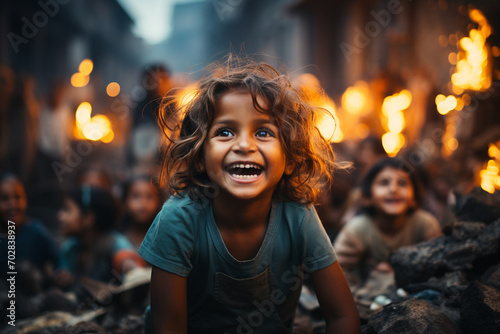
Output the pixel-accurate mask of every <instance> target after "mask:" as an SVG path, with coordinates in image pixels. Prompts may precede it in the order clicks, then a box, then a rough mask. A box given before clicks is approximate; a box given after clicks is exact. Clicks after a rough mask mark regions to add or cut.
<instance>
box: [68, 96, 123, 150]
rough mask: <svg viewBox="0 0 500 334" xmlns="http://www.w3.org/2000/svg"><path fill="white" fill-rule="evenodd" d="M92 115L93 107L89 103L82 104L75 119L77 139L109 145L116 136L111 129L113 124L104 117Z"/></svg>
mask: <svg viewBox="0 0 500 334" xmlns="http://www.w3.org/2000/svg"><path fill="white" fill-rule="evenodd" d="M91 115H92V105H91V104H90V103H88V102H82V103H80V105H79V106H78V108H77V109H76V113H75V119H76V126H75V137H76V138H78V139H89V140H93V141H98V140H100V141H102V142H103V143H109V142H111V141H112V140H113V138H114V136H115V134H114V132H113V130H112V129H111V122H110V120H109V118H108V117H106V116H104V115H96V116H94V117H91Z"/></svg>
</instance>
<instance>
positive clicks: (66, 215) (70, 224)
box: [57, 198, 84, 236]
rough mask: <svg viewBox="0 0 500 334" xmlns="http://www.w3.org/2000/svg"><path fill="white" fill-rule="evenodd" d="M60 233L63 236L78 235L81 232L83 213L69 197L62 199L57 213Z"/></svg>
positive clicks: (82, 228)
mask: <svg viewBox="0 0 500 334" xmlns="http://www.w3.org/2000/svg"><path fill="white" fill-rule="evenodd" d="M57 218H58V219H59V222H60V224H61V225H60V229H61V234H62V235H64V236H79V235H81V234H82V233H83V230H84V224H83V213H82V210H81V209H80V207H79V206H78V205H77V204H76V202H75V201H73V200H72V199H70V198H65V199H64V204H63V207H62V208H61V210H59V212H58V213H57Z"/></svg>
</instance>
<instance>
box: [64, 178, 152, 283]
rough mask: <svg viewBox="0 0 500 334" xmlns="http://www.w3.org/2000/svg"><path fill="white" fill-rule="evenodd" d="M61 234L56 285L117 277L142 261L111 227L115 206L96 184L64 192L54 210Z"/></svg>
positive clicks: (122, 237)
mask: <svg viewBox="0 0 500 334" xmlns="http://www.w3.org/2000/svg"><path fill="white" fill-rule="evenodd" d="M58 218H59V221H60V224H61V226H60V229H61V234H62V235H64V236H66V237H67V239H66V241H64V242H63V244H62V245H61V267H62V269H64V271H63V272H61V273H59V275H58V280H59V285H61V286H68V285H70V284H71V283H73V281H74V279H75V278H79V277H83V276H85V277H88V278H91V279H94V280H97V281H101V282H106V283H109V282H111V281H117V280H118V281H119V280H120V278H121V277H120V276H121V275H122V274H125V273H126V272H128V271H129V270H131V269H133V268H136V267H140V266H143V264H144V262H143V260H142V259H141V258H140V256H139V255H138V254H137V252H136V251H135V250H134V247H133V246H132V245H131V244H130V242H129V241H128V240H127V238H126V237H125V236H124V235H122V234H120V233H118V232H116V231H114V230H113V223H114V221H115V219H116V209H115V205H114V200H113V197H112V196H111V194H110V193H109V192H108V191H106V190H103V189H100V188H92V187H90V186H88V185H85V186H81V187H79V188H76V189H75V190H72V191H70V192H69V193H68V195H67V196H66V198H65V199H64V204H63V207H62V209H61V210H60V211H59V212H58Z"/></svg>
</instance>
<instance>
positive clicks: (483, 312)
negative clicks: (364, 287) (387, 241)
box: [362, 189, 500, 334]
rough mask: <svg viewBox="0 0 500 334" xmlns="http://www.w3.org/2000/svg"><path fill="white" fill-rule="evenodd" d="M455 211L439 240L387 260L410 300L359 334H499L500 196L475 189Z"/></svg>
mask: <svg viewBox="0 0 500 334" xmlns="http://www.w3.org/2000/svg"><path fill="white" fill-rule="evenodd" d="M454 209H455V210H454V211H455V217H456V220H455V222H454V223H453V224H451V225H450V226H447V227H445V228H444V230H443V232H444V235H443V236H441V237H438V238H436V239H434V240H431V241H428V242H425V243H420V244H417V245H414V246H409V247H405V248H402V249H399V250H398V251H396V252H394V254H392V255H391V258H390V262H391V264H392V266H393V268H394V270H395V280H396V285H397V287H398V288H402V289H404V290H405V291H406V292H407V293H408V297H406V298H404V299H401V300H398V301H396V302H393V303H391V304H389V305H386V306H385V307H383V309H381V310H380V311H378V312H376V313H374V314H372V316H371V317H370V318H369V319H368V321H367V323H366V324H364V325H363V328H362V332H363V333H365V334H371V333H381V334H382V333H383V334H391V333H394V334H396V333H398V334H399V333H410V334H411V333H415V334H416V333H500V194H499V193H498V192H497V193H496V194H493V195H490V194H488V193H486V192H484V191H482V190H480V189H474V190H473V191H472V192H471V193H470V194H468V195H465V196H462V197H460V198H457V202H456V205H455V208H454Z"/></svg>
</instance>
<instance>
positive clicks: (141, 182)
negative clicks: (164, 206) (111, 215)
mask: <svg viewBox="0 0 500 334" xmlns="http://www.w3.org/2000/svg"><path fill="white" fill-rule="evenodd" d="M123 204H124V214H125V216H124V219H123V223H122V230H123V232H124V233H125V235H126V236H127V238H128V240H129V241H130V242H131V243H132V245H133V246H134V247H135V248H136V249H139V246H140V245H141V243H142V241H143V240H144V237H145V236H146V233H147V231H148V229H149V226H151V223H152V222H153V220H154V219H155V217H156V215H157V214H158V212H159V211H160V208H161V202H160V196H159V192H158V189H157V188H156V187H155V186H154V185H153V184H152V183H151V178H150V177H148V176H145V175H140V176H136V177H134V178H132V180H130V182H129V183H128V184H127V185H126V186H125V189H124V193H123Z"/></svg>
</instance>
